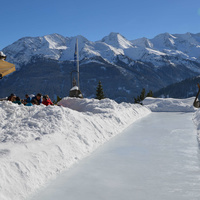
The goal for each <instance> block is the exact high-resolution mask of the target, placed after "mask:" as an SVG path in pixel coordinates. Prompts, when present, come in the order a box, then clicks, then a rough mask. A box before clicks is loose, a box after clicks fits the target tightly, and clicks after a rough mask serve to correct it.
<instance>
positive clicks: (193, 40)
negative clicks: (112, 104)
mask: <svg viewBox="0 0 200 200" xmlns="http://www.w3.org/2000/svg"><path fill="white" fill-rule="evenodd" d="M76 38H78V41H79V60H80V61H81V62H80V66H81V72H82V75H81V77H82V81H84V83H82V84H83V89H85V90H87V91H86V92H85V95H87V96H92V94H93V93H94V86H93V89H92V88H89V87H90V86H89V85H91V81H92V83H93V84H94V85H95V87H96V85H97V84H96V83H97V82H98V80H101V81H102V82H103V83H104V84H106V85H108V81H110V80H109V78H112V81H114V82H115V83H113V84H110V86H112V88H110V89H109V88H108V87H107V86H106V92H107V93H108V94H109V95H110V94H111V93H112V94H113V92H111V91H110V90H113V89H114V91H115V92H116V95H114V96H113V95H111V96H109V97H110V98H115V99H116V98H118V97H119V98H120V99H123V98H124V97H125V100H127V95H129V94H132V97H131V98H133V96H134V95H136V94H135V93H138V92H139V90H141V88H142V87H145V88H146V89H151V90H153V91H155V90H157V89H160V88H162V87H164V86H167V85H169V84H172V83H175V82H178V81H181V80H184V79H185V78H189V77H192V76H195V75H196V74H197V73H200V33H198V34H192V33H186V34H169V33H163V34H160V35H158V36H156V37H154V38H153V39H147V38H140V39H137V40H131V41H129V40H127V39H126V38H125V37H123V36H122V35H120V34H119V33H113V32H112V33H110V34H109V35H108V36H105V37H104V38H103V39H102V40H99V41H96V42H91V41H89V40H87V39H86V38H84V37H83V36H80V35H79V36H77V37H64V36H62V35H59V34H51V35H46V36H43V37H25V38H21V39H19V40H18V41H16V42H15V43H13V44H11V45H9V46H7V47H5V48H4V49H3V52H4V53H5V54H6V55H7V61H10V62H12V63H14V64H16V68H17V69H18V71H17V72H15V73H14V74H15V75H14V74H13V75H11V76H9V77H8V79H7V80H12V82H13V81H16V80H19V78H20V80H21V79H22V78H23V77H22V74H23V76H27V77H29V78H30V79H29V80H30V81H31V74H29V75H28V74H24V73H25V71H27V70H28V69H29V68H30V69H29V71H30V70H31V71H33V73H35V72H34V70H33V68H34V69H35V70H37V72H38V73H37V75H36V74H35V78H36V76H38V79H40V77H43V79H44V76H45V77H46V78H47V76H46V75H45V73H48V74H49V68H51V72H52V73H53V72H54V73H56V74H57V75H58V74H59V75H58V76H61V75H64V76H68V79H70V76H69V75H66V74H65V73H70V71H72V69H73V59H74V50H75V42H76ZM38 65H39V66H38ZM48 66H51V67H49V68H48ZM56 66H57V67H56ZM47 68H48V69H47ZM58 68H59V70H58ZM100 71H101V72H102V73H100ZM86 72H87V74H86ZM103 72H104V73H103ZM16 73H18V75H16ZM113 75H114V77H115V78H114V79H113ZM117 76H118V77H117ZM48 77H49V78H48V79H49V80H46V82H47V83H48V82H49V81H50V79H51V78H50V74H49V76H48ZM106 77H107V80H106V81H105V78H106ZM119 77H120V80H119ZM17 78H18V79H17ZM60 78H62V77H60ZM97 79H98V80H97ZM7 80H5V81H4V82H3V83H1V84H3V85H2V86H3V87H6V88H7V89H9V88H10V89H9V91H11V90H15V87H16V83H15V87H9V88H8V86H6V82H7ZM53 80H54V81H56V79H55V78H54V79H53ZM43 81H44V80H43ZM119 82H120V84H119ZM4 84H5V85H4ZM21 84H22V85H23V84H25V83H24V82H22V83H21ZM26 84H28V83H26ZM41 84H44V83H41ZM57 84H60V87H63V86H62V85H63V84H65V83H62V84H61V83H58V82H57ZM84 84H85V85H84ZM87 84H88V85H87ZM47 85H48V84H47ZM133 87H135V88H133ZM67 88H70V85H69V86H67ZM35 89H37V88H35ZM38 89H40V87H39V88H38ZM56 90H57V93H56V92H54V91H53V90H52V91H49V90H47V92H48V93H51V95H53V94H58V95H61V96H62V92H61V91H59V92H58V89H56ZM60 90H61V89H60ZM20 91H21V90H20ZM89 91H90V92H89ZM17 92H18V91H17ZM33 92H34V91H33ZM65 92H66V91H65ZM120 93H121V94H120ZM0 95H1V96H2V95H6V94H5V92H2V93H1V94H0ZM129 100H130V98H128V101H129ZM119 101H121V100H119Z"/></svg>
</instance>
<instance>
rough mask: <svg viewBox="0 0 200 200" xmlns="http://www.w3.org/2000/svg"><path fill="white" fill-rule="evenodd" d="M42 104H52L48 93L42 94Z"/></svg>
mask: <svg viewBox="0 0 200 200" xmlns="http://www.w3.org/2000/svg"><path fill="white" fill-rule="evenodd" d="M42 104H44V105H46V106H48V105H53V103H52V101H51V99H50V98H49V96H48V95H44V96H43V101H42Z"/></svg>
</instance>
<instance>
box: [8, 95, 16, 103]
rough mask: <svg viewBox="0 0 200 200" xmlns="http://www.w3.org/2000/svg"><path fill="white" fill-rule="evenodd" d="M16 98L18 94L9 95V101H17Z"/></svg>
mask: <svg viewBox="0 0 200 200" xmlns="http://www.w3.org/2000/svg"><path fill="white" fill-rule="evenodd" d="M15 98H16V95H15V94H13V93H12V94H11V95H10V96H9V97H8V101H12V102H13V101H15Z"/></svg>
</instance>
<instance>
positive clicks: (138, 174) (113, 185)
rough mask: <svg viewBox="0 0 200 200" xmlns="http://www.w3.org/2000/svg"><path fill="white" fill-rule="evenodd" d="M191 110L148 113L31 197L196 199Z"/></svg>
mask: <svg viewBox="0 0 200 200" xmlns="http://www.w3.org/2000/svg"><path fill="white" fill-rule="evenodd" d="M192 115H193V114H192V113H152V114H150V115H149V116H147V117H145V118H143V119H141V120H138V121H137V122H135V123H134V124H133V125H132V126H130V127H129V128H128V129H126V130H125V132H124V133H123V134H120V135H118V136H116V137H115V138H114V139H112V140H111V141H110V142H108V143H107V144H105V145H103V146H102V147H101V148H99V149H98V150H97V151H95V152H94V153H93V154H92V155H91V156H90V157H88V158H86V159H84V160H83V161H81V162H80V163H79V164H78V165H76V166H75V167H73V168H72V169H70V170H69V171H67V172H65V173H63V174H62V175H61V176H59V177H58V178H57V179H56V180H55V181H54V182H53V183H51V184H50V185H49V186H47V188H45V189H44V190H42V191H40V192H39V193H38V194H37V195H36V196H35V197H34V198H33V199H34V200H55V199H56V200H66V199H67V200H122V199H126V200H134V199H135V200H147V199H148V200H161V199H162V200H175V199H176V200H179V199H180V200H189V199H192V200H199V199H200V192H199V189H200V150H199V147H198V143H197V139H196V130H195V127H194V125H193V122H192Z"/></svg>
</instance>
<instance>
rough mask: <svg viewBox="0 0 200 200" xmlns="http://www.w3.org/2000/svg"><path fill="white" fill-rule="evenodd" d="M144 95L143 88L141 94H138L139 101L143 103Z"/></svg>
mask: <svg viewBox="0 0 200 200" xmlns="http://www.w3.org/2000/svg"><path fill="white" fill-rule="evenodd" d="M145 93H146V91H145V89H144V88H143V89H142V92H141V94H140V101H143V100H144V99H145V97H146V96H145Z"/></svg>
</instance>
